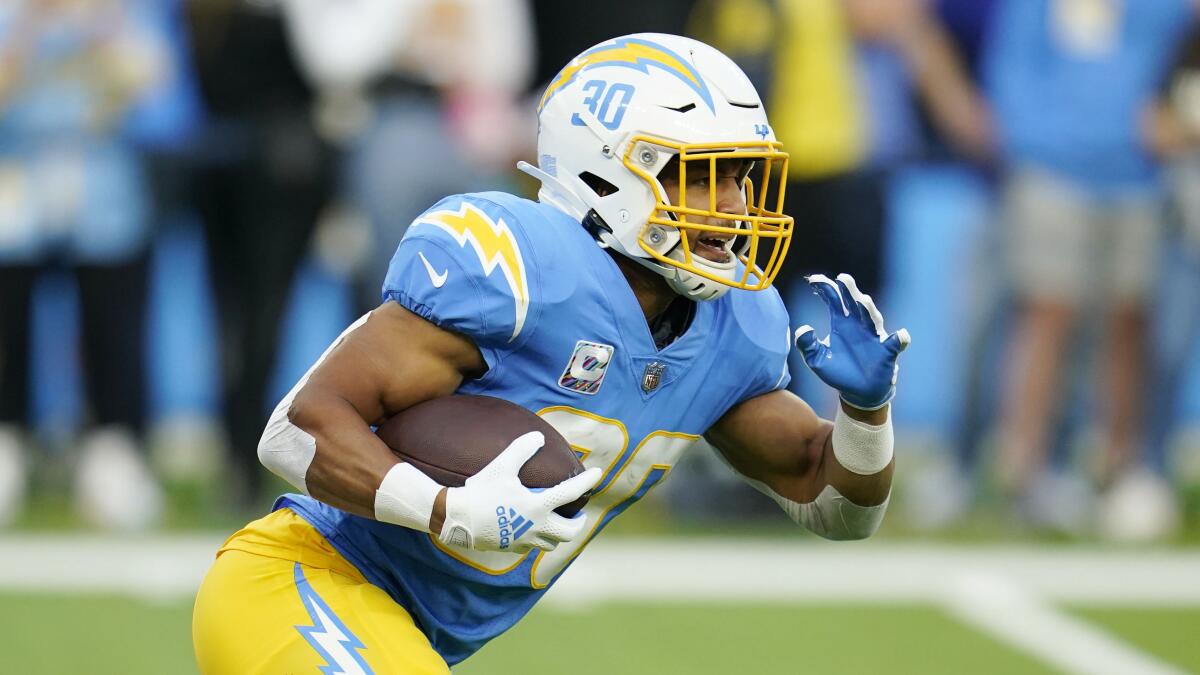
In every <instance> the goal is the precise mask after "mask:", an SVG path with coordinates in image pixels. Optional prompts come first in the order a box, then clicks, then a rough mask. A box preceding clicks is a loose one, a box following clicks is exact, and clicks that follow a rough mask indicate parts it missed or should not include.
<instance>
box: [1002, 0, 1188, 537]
mask: <svg viewBox="0 0 1200 675" xmlns="http://www.w3.org/2000/svg"><path fill="white" fill-rule="evenodd" d="M996 11H997V15H996V16H995V21H994V24H993V29H992V31H991V35H990V40H989V44H988V47H987V51H986V54H985V57H984V60H985V66H984V69H985V70H984V72H985V77H986V80H987V84H988V92H989V96H990V100H991V102H992V104H993V106H994V110H995V115H996V120H997V126H998V129H999V133H1000V138H1001V148H1002V156H1003V161H1004V163H1005V165H1006V167H1007V178H1006V187H1005V190H1004V193H1003V204H1002V209H1003V212H1004V220H1005V224H1004V231H1005V237H1006V241H1005V243H1006V256H1007V261H1008V268H1007V269H1008V279H1009V282H1010V283H1011V285H1012V288H1013V289H1014V292H1015V293H1016V297H1017V300H1018V304H1019V310H1018V316H1017V321H1016V326H1015V334H1014V335H1013V338H1012V343H1011V345H1012V351H1011V354H1010V357H1009V359H1010V360H1009V362H1008V363H1009V368H1008V374H1009V377H1008V381H1007V382H1006V385H1007V387H1006V393H1005V398H1004V401H1005V402H1004V412H1003V415H1002V422H1001V426H1000V438H1001V447H1000V457H999V458H998V459H999V464H1000V467H999V468H1000V480H1001V483H1002V485H1003V487H1004V490H1005V491H1006V492H1007V493H1008V494H1010V495H1012V496H1013V498H1014V499H1016V500H1017V502H1016V503H1017V505H1018V507H1019V509H1018V515H1021V516H1022V517H1024V518H1025V519H1026V520H1027V521H1028V522H1030V523H1032V524H1034V525H1038V526H1045V527H1051V528H1056V529H1061V530H1067V531H1072V532H1077V531H1080V530H1082V529H1084V528H1086V527H1087V526H1088V521H1089V520H1090V519H1091V517H1092V512H1091V511H1090V509H1089V506H1088V504H1089V502H1088V494H1087V489H1086V488H1085V487H1084V486H1082V485H1081V484H1080V482H1079V481H1078V480H1075V479H1073V478H1072V476H1071V474H1070V473H1069V472H1067V471H1065V470H1047V468H1046V457H1047V453H1048V448H1049V447H1050V446H1051V445H1052V444H1053V438H1052V436H1053V434H1052V430H1053V429H1054V427H1055V424H1056V420H1057V419H1059V418H1060V416H1061V415H1062V414H1063V413H1065V412H1067V410H1066V404H1067V402H1069V401H1071V396H1070V393H1069V390H1068V388H1067V387H1066V386H1065V385H1066V382H1065V380H1064V376H1065V375H1064V372H1065V368H1066V367H1067V366H1068V365H1069V364H1071V363H1072V361H1073V359H1075V358H1078V356H1079V354H1080V353H1081V350H1082V349H1083V348H1085V347H1086V346H1087V345H1088V340H1087V337H1088V336H1087V335H1086V334H1083V331H1082V330H1081V328H1084V327H1088V328H1090V327H1092V326H1093V325H1095V326H1096V330H1095V333H1096V335H1097V337H1099V338H1100V349H1101V350H1102V351H1101V353H1102V356H1101V358H1099V359H1097V360H1096V363H1097V364H1098V366H1099V367H1100V368H1099V375H1100V376H1101V380H1100V381H1101V386H1099V387H1097V388H1096V390H1097V391H1099V392H1100V393H1101V396H1100V398H1099V400H1097V401H1095V402H1094V403H1093V402H1090V401H1089V402H1088V403H1089V404H1091V405H1094V407H1095V409H1096V410H1099V411H1100V418H1101V419H1102V429H1101V432H1102V440H1101V446H1102V447H1101V448H1100V455H1099V456H1098V457H1096V458H1095V459H1096V460H1097V461H1096V464H1097V465H1098V470H1097V472H1096V475H1097V477H1098V483H1099V485H1101V486H1102V487H1104V488H1108V487H1111V486H1113V485H1115V484H1118V483H1119V482H1120V481H1122V480H1124V479H1125V478H1126V477H1128V476H1130V475H1131V472H1132V471H1133V470H1134V468H1135V467H1136V466H1137V463H1138V461H1139V457H1138V450H1139V448H1140V444H1141V434H1142V430H1143V429H1142V422H1143V419H1144V413H1145V411H1144V409H1143V404H1144V402H1145V401H1146V400H1147V373H1148V372H1149V363H1150V362H1149V361H1148V358H1147V327H1148V326H1149V323H1150V322H1149V318H1150V315H1149V312H1150V311H1151V310H1152V309H1154V307H1153V305H1151V304H1150V303H1151V301H1152V299H1153V297H1152V291H1153V289H1154V288H1155V283H1156V280H1157V277H1156V270H1157V262H1158V258H1157V256H1158V253H1159V244H1160V241H1161V238H1160V237H1161V224H1160V219H1161V213H1160V211H1161V208H1162V204H1163V186H1162V183H1161V180H1160V175H1159V166H1158V163H1157V161H1156V159H1155V158H1154V157H1153V156H1151V155H1150V154H1149V152H1148V150H1147V146H1146V143H1145V141H1144V138H1143V135H1142V122H1141V120H1142V117H1143V115H1144V114H1145V110H1146V107H1147V106H1148V105H1149V103H1150V102H1151V100H1152V97H1153V96H1154V94H1155V91H1156V89H1157V87H1158V86H1159V82H1160V80H1161V78H1163V77H1164V76H1165V74H1166V72H1167V69H1168V67H1169V65H1170V59H1171V57H1172V56H1173V54H1174V50H1175V46H1176V45H1177V44H1178V41H1179V39H1180V37H1181V35H1182V33H1183V31H1185V30H1186V29H1187V27H1188V26H1189V25H1190V24H1191V22H1192V21H1193V14H1194V11H1195V6H1194V3H1192V2H1190V1H1189V0H1147V1H1146V2H1139V3H1136V4H1135V3H1128V2H1119V1H1117V0H1006V1H1003V2H1001V3H1000V4H999V6H998V8H997V10H996ZM1089 332H1091V331H1089ZM1089 389H1091V388H1089Z"/></svg>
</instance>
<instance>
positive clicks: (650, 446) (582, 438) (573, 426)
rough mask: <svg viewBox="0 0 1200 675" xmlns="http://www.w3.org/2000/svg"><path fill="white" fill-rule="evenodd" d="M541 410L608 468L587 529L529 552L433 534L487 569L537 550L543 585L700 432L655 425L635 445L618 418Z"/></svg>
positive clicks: (583, 454)
mask: <svg viewBox="0 0 1200 675" xmlns="http://www.w3.org/2000/svg"><path fill="white" fill-rule="evenodd" d="M538 415H539V416H541V417H542V419H544V420H546V421H547V422H549V423H550V425H551V426H553V427H554V428H555V429H557V430H558V432H559V433H561V434H562V435H563V437H564V438H566V439H567V442H568V443H570V444H571V447H572V448H574V449H575V452H576V453H577V454H579V456H580V461H582V462H583V465H584V466H585V467H589V468H590V467H593V466H598V467H600V468H601V469H604V477H603V478H601V479H600V484H599V485H597V486H596V489H595V490H593V491H592V497H591V499H589V500H588V504H587V506H586V507H584V509H583V514H584V517H586V518H587V527H586V529H585V530H584V534H583V535H581V536H580V537H579V538H578V539H576V540H575V541H571V542H567V543H564V544H560V545H559V546H558V548H556V549H554V550H553V551H549V552H544V551H534V552H533V553H532V554H526V555H517V554H514V553H500V552H491V551H464V550H461V549H450V548H447V547H444V546H442V545H441V543H440V542H438V540H437V538H436V537H434V538H432V539H433V541H434V543H435V544H438V547H439V548H441V549H442V550H443V551H445V552H446V553H447V554H449V555H451V556H453V557H455V558H457V559H458V560H460V561H462V562H464V563H466V564H468V565H470V566H472V567H474V568H476V569H478V570H481V571H483V572H487V573H488V574H504V573H506V572H509V571H511V570H513V569H515V568H516V567H517V566H519V565H520V564H521V563H522V562H523V561H524V560H525V559H526V556H528V555H536V556H537V557H536V559H535V560H534V562H533V567H532V568H531V569H530V585H531V586H532V587H534V588H544V587H545V586H546V585H548V584H549V583H550V582H551V581H553V580H554V577H556V576H558V574H559V573H560V572H562V571H563V570H564V569H565V568H566V566H567V565H568V564H570V562H571V561H572V560H574V559H575V556H577V555H579V552H580V551H582V550H583V547H584V546H586V545H587V543H588V541H589V540H591V538H592V537H593V536H595V534H596V532H598V531H599V530H600V528H602V527H603V526H604V525H605V524H607V523H608V521H610V520H612V519H613V518H615V517H617V516H618V515H620V514H621V512H622V511H624V510H625V509H627V508H629V506H630V505H632V504H633V503H634V502H636V501H637V500H639V499H641V498H642V497H643V496H645V494H646V493H647V492H649V491H650V489H651V488H653V487H654V486H655V485H657V484H658V483H660V482H662V479H663V478H665V477H666V475H667V472H668V471H670V470H671V467H672V466H674V464H675V462H676V461H678V459H679V456H680V455H682V454H683V452H684V450H686V449H687V448H688V447H690V446H691V445H692V443H694V442H695V441H696V440H697V439H698V438H699V436H696V435H695V434H684V433H678V432H674V431H655V432H653V433H651V434H649V435H647V436H646V437H645V438H642V439H641V440H640V441H639V442H638V443H637V444H636V445H632V444H631V443H630V438H629V432H628V431H626V430H625V425H624V424H622V423H621V422H620V421H619V420H614V419H608V418H606V417H600V416H599V415H593V414H592V413H589V412H584V411H582V410H577V409H575V408H570V407H567V406H553V407H550V408H546V409H545V410H542V411H540V412H539V413H538Z"/></svg>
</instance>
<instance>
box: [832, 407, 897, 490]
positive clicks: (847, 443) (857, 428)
mask: <svg viewBox="0 0 1200 675" xmlns="http://www.w3.org/2000/svg"><path fill="white" fill-rule="evenodd" d="M892 448H893V439H892V412H891V411H890V410H889V411H888V413H887V420H885V421H884V423H883V424H880V425H878V426H876V425H874V424H867V423H866V422H860V421H858V420H856V419H854V418H852V417H850V416H849V415H847V414H846V411H845V410H843V409H842V406H841V405H840V404H839V405H838V411H837V417H836V418H835V419H834V421H833V456H834V457H835V458H837V461H838V464H841V465H842V466H844V467H846V469H847V470H849V471H851V472H853V473H856V474H859V475H860V476H869V475H871V474H876V473H879V472H880V471H883V469H884V468H885V467H887V465H888V464H890V463H891V461H892Z"/></svg>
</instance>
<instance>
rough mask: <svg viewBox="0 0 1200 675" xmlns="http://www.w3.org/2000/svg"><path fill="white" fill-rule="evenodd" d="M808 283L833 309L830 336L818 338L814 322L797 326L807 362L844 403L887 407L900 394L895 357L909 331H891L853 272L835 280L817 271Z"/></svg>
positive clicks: (800, 346)
mask: <svg viewBox="0 0 1200 675" xmlns="http://www.w3.org/2000/svg"><path fill="white" fill-rule="evenodd" d="M808 283H809V284H810V285H811V286H812V288H813V292H814V293H816V294H817V295H819V296H820V297H821V299H822V300H824V301H825V305H826V306H827V307H828V308H829V335H827V336H826V337H825V338H823V339H820V340H818V339H817V337H816V335H815V333H814V331H813V327H812V326H801V327H800V328H798V329H796V346H797V347H799V348H800V352H801V353H802V354H803V355H804V362H805V363H806V364H808V367H809V368H810V369H811V370H812V371H813V373H815V374H816V376H817V377H819V378H821V381H822V382H824V383H825V384H828V385H829V386H831V387H833V388H834V389H837V390H838V392H839V393H841V395H842V400H844V401H845V402H846V403H849V404H850V405H852V406H854V407H856V408H861V409H863V410H878V409H879V408H882V407H883V406H885V405H887V403H888V401H891V400H892V396H894V395H895V393H896V375H897V374H898V373H899V371H900V366H899V364H897V362H896V361H897V359H899V357H900V352H902V351H904V349H905V348H906V347H908V343H909V336H908V331H906V330H904V329H903V328H901V329H900V330H898V331H896V332H895V333H892V334H890V335H889V334H888V333H887V332H886V331H885V330H884V328H883V315H882V314H880V313H879V310H878V309H875V302H874V301H873V300H871V296H869V295H865V294H863V292H862V291H860V290H858V286H857V285H855V283H854V277H851V276H850V275H849V274H839V275H838V276H837V281H836V282H834V281H831V280H830V279H829V277H827V276H825V275H823V274H814V275H812V276H811V277H808Z"/></svg>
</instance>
